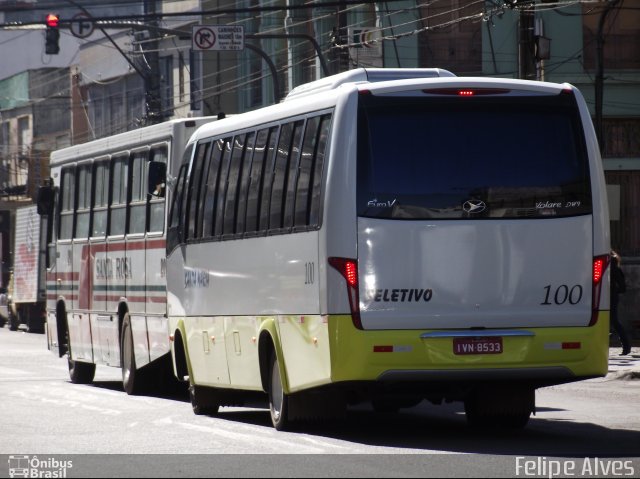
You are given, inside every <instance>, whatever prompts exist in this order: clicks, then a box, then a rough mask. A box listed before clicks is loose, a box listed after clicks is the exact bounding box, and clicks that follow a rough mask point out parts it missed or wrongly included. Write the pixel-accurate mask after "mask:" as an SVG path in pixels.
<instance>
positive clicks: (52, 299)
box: [38, 184, 66, 357]
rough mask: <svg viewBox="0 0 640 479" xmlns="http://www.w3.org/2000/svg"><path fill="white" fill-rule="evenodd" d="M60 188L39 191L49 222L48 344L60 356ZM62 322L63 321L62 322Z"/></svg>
mask: <svg viewBox="0 0 640 479" xmlns="http://www.w3.org/2000/svg"><path fill="white" fill-rule="evenodd" d="M58 191H59V190H58V189H56V188H54V187H53V185H52V184H48V185H45V186H42V187H41V188H40V189H39V191H38V213H39V214H40V215H42V216H43V219H44V220H45V221H46V222H47V228H46V235H47V236H46V243H47V253H46V273H45V275H46V276H45V277H46V292H47V299H46V304H47V322H46V334H47V346H48V347H49V350H52V351H57V352H58V355H59V356H60V357H62V356H64V354H65V353H66V348H65V347H61V345H60V341H59V338H60V337H61V336H62V334H60V333H59V332H58V327H59V326H60V325H61V324H60V325H58V322H57V321H56V304H57V301H58V294H57V286H56V283H57V282H56V272H57V270H56V266H57V260H56V257H57V252H58V221H57V220H58V204H59V196H58ZM61 323H62V322H61Z"/></svg>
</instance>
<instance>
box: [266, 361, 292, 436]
mask: <svg viewBox="0 0 640 479" xmlns="http://www.w3.org/2000/svg"><path fill="white" fill-rule="evenodd" d="M269 371H270V375H269V412H270V414H271V423H272V424H273V427H274V428H276V430H277V431H286V430H288V429H290V427H291V421H290V420H289V396H288V395H287V394H285V392H284V387H283V386H282V378H281V377H280V367H279V363H278V358H276V355H275V352H274V353H273V354H272V355H271V362H270V368H269Z"/></svg>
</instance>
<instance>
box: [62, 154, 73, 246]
mask: <svg viewBox="0 0 640 479" xmlns="http://www.w3.org/2000/svg"><path fill="white" fill-rule="evenodd" d="M75 207H76V172H75V167H73V166H72V167H68V168H64V169H63V170H62V188H61V190H60V228H59V231H60V239H61V240H65V239H71V238H73V219H74V211H75Z"/></svg>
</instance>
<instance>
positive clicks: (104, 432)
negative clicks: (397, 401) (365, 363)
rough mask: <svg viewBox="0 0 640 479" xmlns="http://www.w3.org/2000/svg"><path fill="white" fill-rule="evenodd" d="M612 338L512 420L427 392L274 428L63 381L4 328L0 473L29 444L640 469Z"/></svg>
mask: <svg viewBox="0 0 640 479" xmlns="http://www.w3.org/2000/svg"><path fill="white" fill-rule="evenodd" d="M616 351H617V350H612V357H611V361H610V363H611V373H610V374H609V375H608V376H607V377H606V378H602V379H594V380H589V381H583V382H579V383H573V384H568V385H563V386H556V387H552V388H545V389H541V390H539V391H538V392H537V414H536V416H535V417H534V418H532V419H531V421H530V423H529V425H528V427H527V428H526V429H524V430H522V431H502V432H496V431H476V430H472V429H470V428H468V427H467V425H466V421H465V417H464V412H463V408H462V405H461V404H456V403H454V404H449V405H444V406H433V405H430V404H428V403H426V402H423V403H422V404H421V405H419V406H417V407H415V408H413V409H409V410H404V411H403V412H401V413H400V414H391V415H376V414H374V413H373V411H371V410H370V409H369V408H359V409H354V410H351V411H350V412H349V414H348V416H347V419H346V421H344V422H342V423H340V424H315V425H306V426H305V427H303V428H301V429H300V430H299V431H297V432H277V431H275V430H274V429H273V428H272V427H271V424H270V419H269V414H268V411H267V410H266V405H265V404H255V405H254V407H248V408H223V409H221V413H220V415H219V416H217V417H207V416H195V415H194V414H193V412H192V410H191V405H190V404H189V402H188V400H187V397H186V395H184V394H178V395H175V396H173V397H159V396H146V397H145V396H142V397H134V396H127V395H126V394H125V393H124V392H123V390H122V385H121V382H120V372H119V370H116V369H111V368H106V367H104V368H103V367H98V371H97V375H96V381H95V382H94V384H92V385H86V386H82V385H74V384H71V383H70V382H69V379H68V373H67V366H66V361H65V360H64V359H58V358H56V357H55V356H54V355H53V354H51V353H50V352H48V351H47V348H46V341H45V337H44V336H43V335H38V334H28V333H23V332H10V331H8V329H6V328H3V329H0V405H1V406H0V477H8V473H9V472H10V471H9V468H11V467H12V464H13V466H15V465H16V464H17V463H18V459H16V458H17V457H18V456H20V457H22V456H26V457H28V458H29V460H30V461H32V462H33V461H34V459H33V457H34V456H36V457H37V461H35V462H33V464H35V465H37V466H39V467H40V470H42V469H43V468H45V469H46V467H49V466H53V467H55V466H57V465H59V464H60V461H63V460H65V458H66V459H68V460H70V461H72V462H73V468H67V469H65V470H64V472H65V474H66V477H75V476H81V475H82V476H88V477H120V476H122V477H129V476H132V477H147V476H153V477H169V476H171V477H181V476H190V477H196V476H197V477H201V476H214V477H256V476H259V477H292V476H295V477H334V476H336V477H346V476H348V477H418V476H420V477H493V476H498V477H527V476H530V474H525V473H526V472H527V471H528V472H533V473H537V474H538V477H543V476H544V477H549V474H547V473H548V472H549V471H551V472H553V471H555V469H553V468H554V465H555V463H554V462H553V461H557V462H558V463H559V464H561V465H564V466H565V470H564V472H569V473H570V472H571V471H572V470H573V471H578V472H586V474H582V475H583V476H585V475H586V476H594V477H595V476H597V477H603V474H593V472H594V468H595V467H600V466H599V465H594V463H593V462H589V461H595V459H596V458H598V460H604V461H605V465H606V466H607V467H609V468H610V469H607V470H606V471H605V472H608V473H611V472H613V471H614V466H619V467H618V469H615V471H617V472H620V473H621V474H619V475H621V476H626V477H640V459H639V457H640V380H637V379H633V378H632V376H634V375H633V374H631V373H630V372H631V371H632V370H633V369H634V368H637V367H638V366H640V350H637V349H635V350H634V356H632V357H619V356H615V355H613V354H614V353H615V352H616ZM3 455H5V456H3ZM525 457H526V458H530V460H531V461H533V462H531V463H529V466H530V468H529V469H527V468H526V467H525V463H523V461H525V459H524V458H525ZM5 458H6V459H5ZM518 458H520V459H518ZM38 461H43V463H44V465H42V464H39V463H38ZM46 461H49V462H46ZM55 461H58V462H55ZM545 461H546V462H545ZM549 461H552V462H551V463H550V462H549ZM585 461H587V462H586V465H585ZM629 461H630V462H629ZM571 464H573V469H571V467H570V466H571ZM567 465H568V466H567ZM566 467H569V469H568V470H567V469H566ZM541 468H546V469H545V470H544V471H543V470H542V469H541ZM585 468H586V469H585ZM547 469H549V470H547ZM14 472H15V468H14ZM49 472H51V471H50V470H49ZM595 472H600V473H602V470H601V469H598V471H595ZM629 473H630V474H629ZM567 475H568V476H571V475H576V476H578V474H567ZM54 477H55V476H54Z"/></svg>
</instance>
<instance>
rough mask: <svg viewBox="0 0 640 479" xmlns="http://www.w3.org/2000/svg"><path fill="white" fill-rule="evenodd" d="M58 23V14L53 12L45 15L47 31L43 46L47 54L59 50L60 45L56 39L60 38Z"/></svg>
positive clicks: (54, 53) (55, 53) (56, 52)
mask: <svg viewBox="0 0 640 479" xmlns="http://www.w3.org/2000/svg"><path fill="white" fill-rule="evenodd" d="M59 23H60V17H58V15H56V14H55V13H50V14H49V15H47V20H46V24H47V31H46V35H45V46H44V51H45V53H46V54H47V55H57V54H58V52H60V45H58V41H59V40H60V30H58V26H59Z"/></svg>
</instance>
